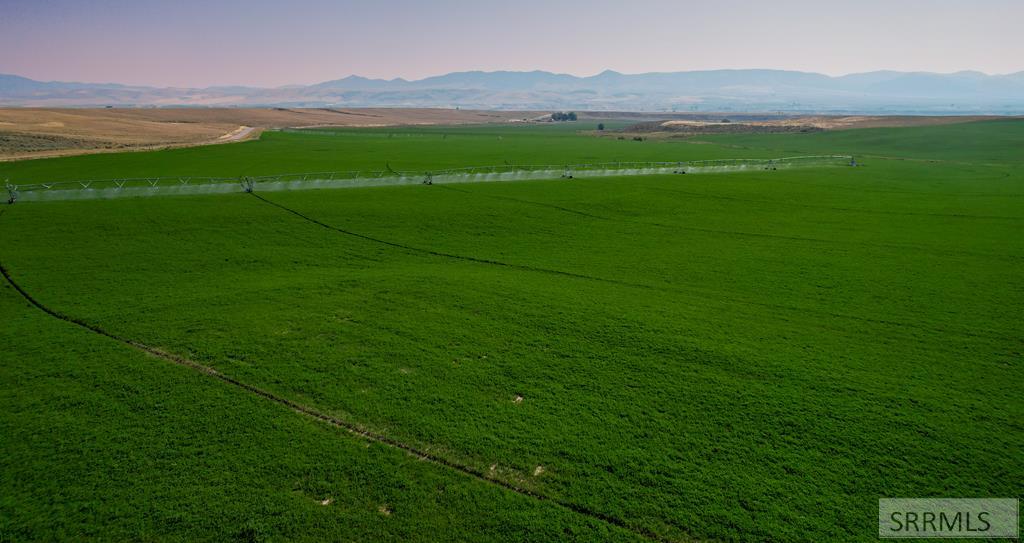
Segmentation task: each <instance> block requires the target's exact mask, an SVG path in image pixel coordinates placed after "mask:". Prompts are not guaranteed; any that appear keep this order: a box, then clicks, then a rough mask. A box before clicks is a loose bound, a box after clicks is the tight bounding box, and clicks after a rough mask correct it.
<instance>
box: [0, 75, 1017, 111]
mask: <svg viewBox="0 0 1024 543" xmlns="http://www.w3.org/2000/svg"><path fill="white" fill-rule="evenodd" d="M0 105H2V106H33V107H104V106H112V107H153V106H157V107H182V106H200V107H210V106H222V107H223V106H238V107H370V106H376V107H451V108H455V107H461V108H466V109H469V108H472V109H507V110H511V109H515V110H550V109H566V110H569V109H575V110H594V111H602V110H603V111H613V110H614V111H784V112H799V113H811V112H815V113H887V114H915V113H934V114H938V113H943V114H957V113H964V114H967V113H970V114H979V113H986V114H1021V113H1024V72H1017V73H1013V74H1007V75H987V74H984V73H980V72H970V71H967V72H956V73H949V74H939V73H930V72H896V71H876V72H867V73H859V74H851V75H845V76H839V77H832V76H828V75H824V74H819V73H810V72H797V71H786V70H709V71H688V72H653V73H643V74H623V73H619V72H614V71H611V70H607V71H604V72H601V73H599V74H597V75H593V76H589V77H577V76H573V75H567V74H556V73H551V72H544V71H532V72H514V71H497V72H482V71H469V72H454V73H449V74H445V75H440V76H435V77H428V78H425V79H420V80H406V79H400V78H398V79H388V80H385V79H368V78H365V77H360V76H355V75H353V76H349V77H346V78H344V79H337V80H333V81H325V82H323V83H318V84H314V85H288V86H284V87H275V88H261V87H245V86H220V87H206V88H158V87H147V86H133V85H121V84H114V83H68V82H56V81H51V82H42V81H35V80H32V79H28V78H24V77H20V76H16V75H3V74H0Z"/></svg>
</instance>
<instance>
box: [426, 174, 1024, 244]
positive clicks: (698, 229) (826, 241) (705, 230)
mask: <svg viewBox="0 0 1024 543" xmlns="http://www.w3.org/2000/svg"><path fill="white" fill-rule="evenodd" d="M436 186H437V187H440V188H443V189H446V190H451V191H455V192H461V193H463V194H471V195H473V196H480V197H482V198H491V199H495V200H504V201H509V202H518V203H520V204H527V205H532V206H538V207H546V208H549V209H556V210H558V211H564V212H566V213H572V214H573V215H581V216H584V217H590V218H592V219H597V220H601V221H609V222H617V223H622V224H640V225H644V226H655V227H658V228H664V229H666V230H676V231H681V232H701V233H707V234H718V235H722V236H731V237H735V238H743V237H753V238H767V239H781V240H787V241H803V242H807V243H820V244H824V245H835V246H839V247H844V246H847V245H856V246H861V247H873V248H882V249H896V250H901V251H908V250H909V251H918V252H921V253H926V254H931V255H936V256H942V257H949V256H954V257H963V256H970V257H975V258H993V259H997V260H1008V261H1011V262H1016V261H1019V260H1020V258H1019V257H1014V256H1005V255H992V254H988V253H979V252H974V251H957V252H947V251H942V250H939V249H933V248H928V247H918V246H914V245H900V244H898V243H871V242H867V241H843V240H835V239H825V238H809V237H806V236H785V235H781V234H764V233H759V232H740V231H736V230H719V229H717V228H701V227H699V226H683V225H678V224H666V223H660V222H651V221H638V220H631V219H623V218H616V217H608V216H603V215H595V214H593V213H587V212H584V211H579V210H576V209H571V208H568V207H563V206H559V205H554V204H548V203H545V202H535V201H533V200H523V199H521V198H513V197H511V196H501V195H496V194H482V193H479V192H474V191H469V190H465V189H457V188H454V187H451V186H448V185H436ZM641 190H654V191H659V192H669V193H673V194H687V195H692V196H698V197H706V198H712V199H722V200H738V201H746V202H764V203H775V202H770V201H768V200H747V199H743V198H732V197H728V196H709V195H704V194H701V193H696V192H688V191H683V190H675V189H663V188H655V187H641ZM780 203H782V202H780ZM786 205H790V204H786ZM791 205H795V206H800V205H801V204H791ZM803 207H813V208H819V207H822V206H803ZM825 209H839V210H842V209H843V208H825ZM850 211H854V210H853V209H850ZM878 213H886V212H884V211H882V212H878ZM963 217H967V216H963ZM972 217H974V218H978V217H977V216H972ZM984 218H1000V219H1009V220H1022V219H1018V218H1016V217H984Z"/></svg>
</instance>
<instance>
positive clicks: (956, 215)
mask: <svg viewBox="0 0 1024 543" xmlns="http://www.w3.org/2000/svg"><path fill="white" fill-rule="evenodd" d="M645 188H646V189H647V190H653V191H657V192H670V193H675V194H685V195H687V196H696V197H698V198H707V199H711V200H731V201H736V202H752V203H758V204H775V205H778V206H783V207H785V206H789V207H802V208H807V209H832V210H836V211H849V212H852V213H865V214H877V215H898V216H908V217H941V218H951V219H988V220H1003V221H1024V217H1008V216H1005V215H968V214H965V213H918V212H913V211H883V210H880V209H862V208H856V207H839V206H819V205H813V204H798V203H794V202H784V201H781V200H758V199H755V198H739V197H736V196H721V195H718V194H708V193H704V192H693V191H687V190H679V189H666V188H661V187H645ZM463 192H466V193H469V191H463Z"/></svg>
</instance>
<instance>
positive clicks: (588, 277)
mask: <svg viewBox="0 0 1024 543" xmlns="http://www.w3.org/2000/svg"><path fill="white" fill-rule="evenodd" d="M249 194H250V195H252V196H253V197H255V198H257V199H259V200H261V201H263V202H265V203H267V204H269V205H272V206H274V207H277V208H279V209H281V210H282V211H285V212H287V213H291V214H292V215H295V216H296V217H299V218H301V219H302V220H304V221H307V222H309V223H312V224H315V225H317V226H319V227H321V228H325V229H327V230H331V231H334V232H338V233H340V234H344V235H347V236H352V237H355V238H359V239H363V240H366V241H371V242H373V243H379V244H383V245H387V246H389V247H394V248H396V249H401V250H404V251H408V252H411V253H418V254H425V255H431V256H437V257H442V258H448V259H451V260H460V261H463V262H474V263H477V264H486V265H491V266H497V267H501V268H505V269H513V270H522V271H529V272H535V273H544V274H548V275H556V276H561V277H569V278H573V279H584V280H587V281H594V282H598V283H605V284H610V285H618V286H625V287H631V288H639V289H644V290H652V291H655V292H663V293H669V294H682V295H685V296H691V297H694V298H699V299H702V300H706V301H710V302H722V301H725V302H731V303H735V304H741V305H749V306H755V307H763V308H766V309H772V310H781V311H790V312H796V313H807V314H812V315H819V316H824V317H831V318H836V319H847V320H853V321H858V322H866V323H870V324H880V325H883V326H889V327H897V328H911V329H915V330H922V331H925V332H938V333H941V334H954V335H958V336H961V337H978V338H985V339H994V340H998V341H1016V340H1014V339H1013V338H1009V337H1007V336H1004V335H1001V334H999V333H995V332H993V333H987V332H976V331H967V330H952V329H948V328H943V327H941V326H931V325H922V324H914V323H910V322H900V321H894V320H888V319H873V318H870V317H861V316H858V315H849V314H845V313H833V312H830V311H822V310H818V309H811V308H804V307H795V306H787V305H782V304H773V303H767V302H755V301H753V300H744V299H740V298H734V297H729V296H725V295H714V296H712V295H709V294H705V293H703V292H698V291H696V290H684V289H679V288H667V287H662V286H657V285H647V284H644V283H633V282H630V281H624V280H620V279H610V278H607V277H599V276H595V275H587V274H583V273H575V272H569V271H563V270H555V269H551V268H542V267H540V266H530V265H527V264H513V263H510V262H502V261H500V260H491V259H486V258H477V257H473V256H467V255H459V254H454V253H446V252H442V251H435V250H433V249H423V248H420V247H415V246H412V245H405V244H403V243H397V242H394V241H388V240H384V239H380V238H375V237H372V236H367V235H365V234H360V233H358V232H353V231H351V230H345V229H343V228H338V227H336V226H332V225H330V224H327V223H325V222H323V221H320V220H318V219H314V218H313V217H310V216H308V215H305V214H303V213H301V212H299V211H296V210H294V209H292V208H290V207H287V206H284V205H282V204H279V203H277V202H274V201H271V200H268V199H266V198H264V197H262V196H260V195H258V194H256V193H255V192H251V193H249ZM520 201H522V200H520ZM603 220H609V221H614V220H616V219H603ZM638 224H651V225H653V226H665V225H661V224H656V223H638ZM670 228H671V227H670ZM709 231H711V232H717V231H715V230H709ZM750 235H759V234H750ZM763 236H767V237H774V238H778V237H784V236H776V235H772V234H763ZM794 239H801V240H802V239H805V238H794ZM786 320H788V319H786Z"/></svg>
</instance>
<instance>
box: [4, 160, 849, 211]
mask: <svg viewBox="0 0 1024 543" xmlns="http://www.w3.org/2000/svg"><path fill="white" fill-rule="evenodd" d="M846 165H855V162H854V159H853V157H851V156H849V155H818V156H796V157H783V158H773V159H746V158H738V159H720V160H696V161H680V162H600V163H581V164H562V165H557V164H539V165H538V164H532V165H530V164H507V163H506V164H502V165H497V166H471V167H466V168H449V169H442V170H428V171H398V170H395V169H393V168H391V166H390V165H386V169H384V170H350V171H334V172H307V173H289V174H277V175H264V176H250V177H194V176H179V177H134V178H118V179H89V180H81V181H54V182H43V183H27V184H24V183H23V184H16V183H10V182H5V185H6V189H7V195H8V199H7V200H8V203H15V202H22V201H24V202H30V201H47V200H89V199H106V198H123V197H133V196H134V197H139V196H165V195H166V196H170V195H181V194H226V193H232V192H253V191H256V190H258V191H260V192H277V191H284V190H310V189H331V188H349V187H376V186H395V185H417V184H426V185H432V184H434V183H438V184H447V183H488V182H499V181H526V180H542V179H559V178H562V179H572V178H600V177H616V176H639V175H671V174H705V173H729V172H744V171H757V170H779V169H794V168H805V167H825V166H846Z"/></svg>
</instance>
